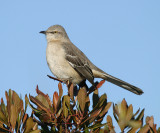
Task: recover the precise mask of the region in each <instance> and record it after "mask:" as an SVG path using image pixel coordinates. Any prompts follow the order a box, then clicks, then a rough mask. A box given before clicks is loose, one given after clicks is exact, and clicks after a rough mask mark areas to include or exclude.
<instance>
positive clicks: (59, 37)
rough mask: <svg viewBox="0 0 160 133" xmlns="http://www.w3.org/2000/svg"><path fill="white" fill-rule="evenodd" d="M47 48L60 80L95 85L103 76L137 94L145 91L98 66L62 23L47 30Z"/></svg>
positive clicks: (49, 62) (53, 70)
mask: <svg viewBox="0 0 160 133" xmlns="http://www.w3.org/2000/svg"><path fill="white" fill-rule="evenodd" d="M40 33H43V34H45V35H46V39H47V49H46V59H47V64H48V66H49V68H50V70H51V72H52V73H53V74H54V75H55V76H56V77H57V78H58V79H60V80H63V81H67V80H69V81H70V82H71V83H73V84H74V85H75V86H76V84H78V85H79V84H80V83H81V82H82V81H84V80H86V79H87V80H88V81H89V82H90V83H91V84H92V85H94V78H102V79H104V80H107V81H109V82H111V83H113V84H115V85H118V86H120V87H122V88H124V89H126V90H129V91H131V92H133V93H135V94H137V95H141V94H142V93H143V91H142V90H141V89H139V88H138V87H136V86H133V85H131V84H129V83H127V82H125V81H122V80H120V79H118V78H116V77H113V76H111V75H109V74H107V73H105V72H104V71H103V70H101V69H99V68H98V67H96V66H95V65H94V64H93V63H92V62H91V61H90V60H89V59H88V58H87V56H86V55H85V54H84V53H83V52H82V51H81V50H79V49H78V48H77V47H76V46H75V45H74V44H73V43H72V42H71V41H70V39H69V37H68V35H67V33H66V31H65V29H64V28H63V27H62V26H60V25H53V26H51V27H49V28H48V29H47V30H46V31H41V32H40Z"/></svg>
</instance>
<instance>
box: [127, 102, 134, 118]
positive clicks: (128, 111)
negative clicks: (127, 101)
mask: <svg viewBox="0 0 160 133" xmlns="http://www.w3.org/2000/svg"><path fill="white" fill-rule="evenodd" d="M132 116H133V107H132V105H129V107H128V109H127V113H126V121H130V119H131V118H132Z"/></svg>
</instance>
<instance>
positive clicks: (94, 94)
mask: <svg viewBox="0 0 160 133" xmlns="http://www.w3.org/2000/svg"><path fill="white" fill-rule="evenodd" d="M98 101H99V96H98V89H96V90H95V91H94V93H93V108H94V107H95V106H96V105H97V103H98Z"/></svg>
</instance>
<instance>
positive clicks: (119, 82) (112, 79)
mask: <svg viewBox="0 0 160 133" xmlns="http://www.w3.org/2000/svg"><path fill="white" fill-rule="evenodd" d="M103 76H104V77H103V78H104V79H105V80H107V81H109V82H111V83H113V84H115V85H118V86H120V87H122V88H124V89H126V90H128V91H131V92H133V93H135V94H137V95H141V94H143V91H142V90H141V89H140V88H138V87H136V86H133V85H131V84H129V83H127V82H125V81H122V80H120V79H118V78H115V77H113V76H111V75H109V74H107V73H103Z"/></svg>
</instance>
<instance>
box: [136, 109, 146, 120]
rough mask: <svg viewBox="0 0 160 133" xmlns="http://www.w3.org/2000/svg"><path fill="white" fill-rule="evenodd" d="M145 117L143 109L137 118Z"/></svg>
mask: <svg viewBox="0 0 160 133" xmlns="http://www.w3.org/2000/svg"><path fill="white" fill-rule="evenodd" d="M143 117H144V109H143V110H142V111H141V113H140V114H139V115H138V117H137V118H136V120H141V119H142V118H143Z"/></svg>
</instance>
